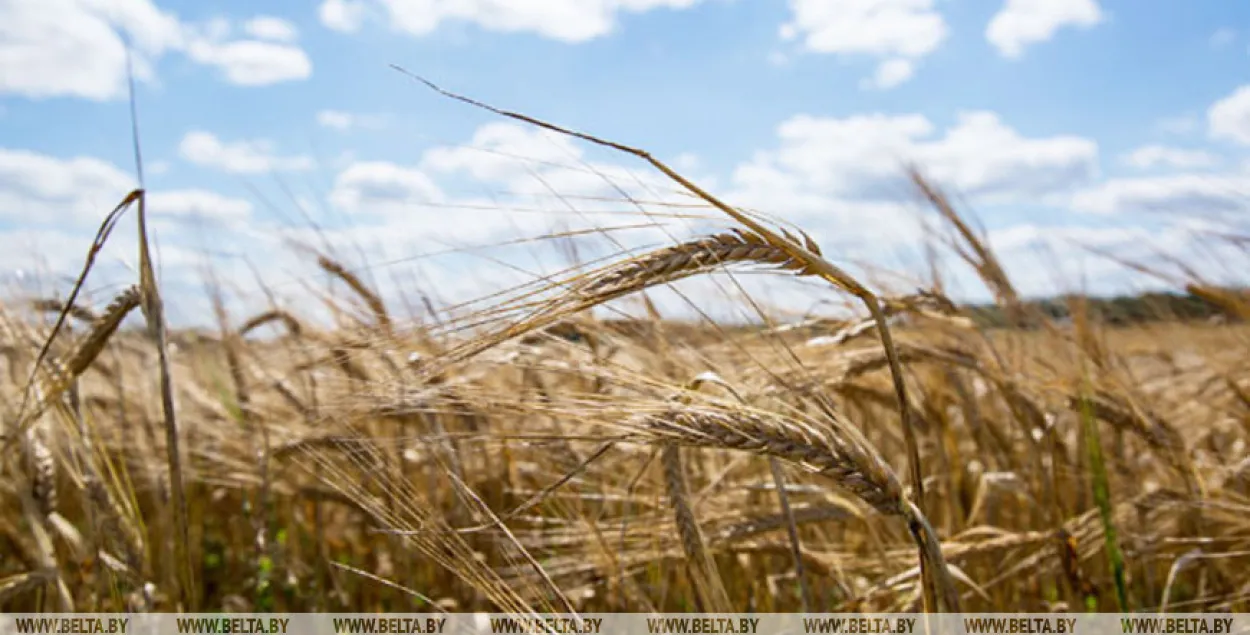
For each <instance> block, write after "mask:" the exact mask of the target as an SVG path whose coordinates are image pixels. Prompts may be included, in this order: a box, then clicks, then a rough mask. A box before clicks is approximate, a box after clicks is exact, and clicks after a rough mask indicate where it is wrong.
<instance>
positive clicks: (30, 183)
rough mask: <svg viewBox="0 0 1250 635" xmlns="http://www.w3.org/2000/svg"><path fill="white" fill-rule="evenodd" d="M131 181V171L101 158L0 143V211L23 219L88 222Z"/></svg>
mask: <svg viewBox="0 0 1250 635" xmlns="http://www.w3.org/2000/svg"><path fill="white" fill-rule="evenodd" d="M134 184H135V181H134V178H133V177H131V175H130V174H128V173H127V172H124V171H122V170H120V169H118V168H117V167H116V166H114V165H113V164H111V163H108V162H106V161H101V160H100V159H95V158H91V157H74V158H71V159H60V158H56V157H51V156H47V155H43V154H38V153H35V152H30V151H27V150H9V149H2V148H0V215H3V216H7V217H9V218H11V219H14V220H18V219H20V220H22V221H23V222H24V223H31V222H40V221H42V222H48V223H59V224H71V225H74V224H90V223H91V222H94V221H98V220H99V219H102V218H103V217H104V215H105V214H107V213H108V211H109V210H111V209H112V208H113V207H114V206H116V205H117V203H119V202H120V201H121V199H122V197H124V196H125V195H126V194H127V193H129V192H130V190H131V189H133V188H134Z"/></svg>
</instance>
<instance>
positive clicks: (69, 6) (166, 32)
mask: <svg viewBox="0 0 1250 635" xmlns="http://www.w3.org/2000/svg"><path fill="white" fill-rule="evenodd" d="M118 30H120V31H123V32H125V33H126V34H128V35H129V36H130V37H131V38H133V40H134V43H135V46H136V51H135V52H136V56H137V62H138V64H137V65H136V70H137V71H138V72H139V73H141V74H142V75H147V74H148V73H149V70H148V69H149V65H150V63H151V61H152V60H154V59H155V58H158V57H160V55H161V54H163V53H164V52H166V51H168V50H169V49H172V48H175V47H177V46H178V45H179V44H180V43H181V41H182V37H183V36H182V26H181V24H180V23H179V22H178V21H177V19H175V18H174V17H173V16H170V15H169V14H166V13H164V12H162V11H160V10H159V9H157V8H156V7H155V6H154V5H152V4H151V3H150V2H147V1H146V0H132V1H128V2H120V1H118V2H103V1H101V2H85V1H83V0H47V1H44V2H21V1H18V2H12V1H9V2H2V3H0V93H12V94H18V95H24V96H27V97H35V98H42V97H56V96H62V95H66V96H75V97H83V98H86V99H92V100H97V101H103V100H108V99H115V98H117V97H120V96H121V95H122V94H123V93H124V88H125V85H126V49H125V46H124V44H123V42H122V39H121V36H120V35H119V33H118Z"/></svg>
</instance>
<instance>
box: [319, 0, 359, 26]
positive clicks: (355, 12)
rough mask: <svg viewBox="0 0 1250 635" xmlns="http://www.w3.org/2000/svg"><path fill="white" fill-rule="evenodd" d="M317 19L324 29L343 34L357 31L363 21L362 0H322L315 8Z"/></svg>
mask: <svg viewBox="0 0 1250 635" xmlns="http://www.w3.org/2000/svg"><path fill="white" fill-rule="evenodd" d="M317 17H318V18H320V19H321V23H322V24H324V25H325V26H326V28H329V29H333V30H335V31H342V32H344V33H351V32H354V31H356V30H358V29H360V26H361V25H362V24H363V23H364V21H365V3H364V2H363V0H324V2H322V3H321V6H320V7H318V8H317Z"/></svg>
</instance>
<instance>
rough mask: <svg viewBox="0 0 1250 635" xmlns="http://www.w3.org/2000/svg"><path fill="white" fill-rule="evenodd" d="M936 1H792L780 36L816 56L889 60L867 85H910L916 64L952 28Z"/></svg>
mask: <svg viewBox="0 0 1250 635" xmlns="http://www.w3.org/2000/svg"><path fill="white" fill-rule="evenodd" d="M933 4H934V3H933V0H848V1H845V2H828V1H827V0H790V11H791V13H792V14H793V18H792V19H791V20H790V21H789V22H787V23H785V24H784V25H782V27H781V36H782V38H784V39H787V40H799V41H801V42H802V45H803V47H804V48H805V49H807V50H809V51H812V52H815V53H837V54H843V55H869V56H874V57H880V58H887V59H886V61H884V62H882V64H881V65H880V66H878V68H877V74H876V77H875V78H874V80H873V81H872V82H870V83H869V84H868V85H871V86H874V87H876V88H889V87H892V86H897V85H898V84H901V83H903V82H904V81H907V80H908V79H909V78H911V76H912V74H913V73H914V60H916V59H919V58H922V57H924V56H926V55H929V54H930V53H932V52H933V51H935V50H937V48H938V47H939V46H940V45H941V44H942V42H943V41H944V40H945V39H946V37H947V34H948V31H949V29H948V28H947V26H946V21H945V20H944V19H943V18H942V15H941V14H940V13H938V12H937V10H935V9H934V8H933Z"/></svg>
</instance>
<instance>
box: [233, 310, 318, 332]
mask: <svg viewBox="0 0 1250 635" xmlns="http://www.w3.org/2000/svg"><path fill="white" fill-rule="evenodd" d="M271 322H281V323H282V326H283V327H284V328H285V329H286V331H287V333H290V334H291V336H292V337H299V336H300V335H302V334H303V333H304V324H303V322H300V321H299V318H297V317H295V316H294V315H291V314H290V313H288V312H286V311H283V310H281V309H274V310H272V311H265V312H264V313H260V314H258V315H254V316H252V317H251V318H248V320H247V321H245V322H244V323H243V325H242V326H240V327H239V337H247V335H248V333H251V332H252V331H254V330H256V329H258V328H260V327H262V326H264V325H266V324H269V323H271Z"/></svg>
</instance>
